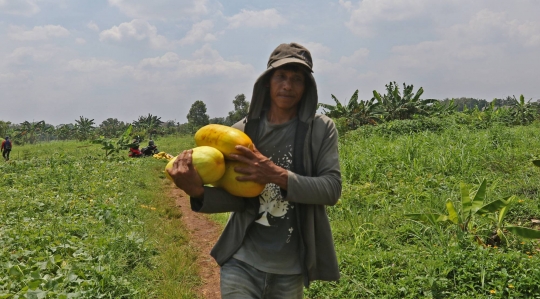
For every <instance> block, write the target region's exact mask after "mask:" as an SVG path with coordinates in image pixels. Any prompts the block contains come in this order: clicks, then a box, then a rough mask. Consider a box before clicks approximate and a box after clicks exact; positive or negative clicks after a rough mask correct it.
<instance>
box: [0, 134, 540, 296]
mask: <svg viewBox="0 0 540 299" xmlns="http://www.w3.org/2000/svg"><path fill="white" fill-rule="evenodd" d="M539 130H540V124H538V123H533V124H532V125H529V126H514V127H509V126H497V125H495V126H492V127H490V128H487V129H475V128H471V127H468V126H458V125H456V126H447V127H445V128H443V129H437V130H431V131H429V130H427V131H421V132H417V133H403V132H401V131H399V130H396V128H392V126H391V125H388V126H385V127H383V126H381V129H379V130H375V129H373V128H372V127H361V128H360V129H358V130H355V131H351V132H348V133H344V134H342V136H341V137H340V144H339V146H340V159H341V162H340V163H341V169H342V178H343V193H342V197H341V199H340V201H339V203H338V204H337V205H335V206H333V207H328V208H327V211H328V214H329V217H330V220H331V224H332V229H333V233H334V241H335V246H336V249H337V254H338V259H339V263H340V270H341V274H342V277H341V280H340V281H339V282H335V283H329V282H315V283H313V284H312V285H311V286H310V288H309V289H307V290H306V291H305V296H306V297H307V298H311V299H315V298H540V284H539V283H538V282H539V281H540V256H539V254H538V252H539V250H540V248H539V247H540V246H539V245H540V244H539V243H538V242H537V241H536V240H529V239H522V238H520V237H518V236H516V235H515V234H513V233H512V232H510V231H507V230H504V229H503V230H502V232H503V237H502V238H499V239H498V238H497V237H494V236H496V234H494V231H496V228H497V223H496V221H495V220H494V219H492V215H482V216H480V215H478V216H477V217H474V218H472V219H471V220H470V222H468V223H467V224H466V225H464V226H460V225H455V224H453V223H450V222H449V221H446V222H433V223H429V222H424V221H419V220H415V219H411V218H410V217H407V214H413V213H416V214H422V213H425V214H427V213H434V214H448V211H447V209H446V203H447V201H450V202H452V203H453V204H454V206H455V207H456V209H457V210H458V211H459V210H460V209H461V201H460V198H461V196H462V192H461V190H460V184H462V183H463V184H467V185H469V186H470V190H471V191H472V194H473V195H474V194H475V192H476V191H477V190H478V189H479V188H480V186H481V183H482V182H483V181H484V180H485V181H486V191H485V199H484V203H488V202H491V201H494V200H499V199H505V198H508V197H510V196H512V195H513V196H515V200H514V201H513V202H512V204H511V205H510V206H509V208H508V212H507V214H506V216H505V217H504V219H503V224H504V225H509V224H512V225H519V226H524V227H528V228H535V225H536V223H535V221H534V220H536V219H540V204H539V200H540V198H539V197H540V168H537V167H535V166H533V164H532V163H531V161H532V160H534V159H538V157H540V134H538V132H539ZM156 142H157V144H158V146H159V148H160V150H163V151H166V152H168V153H171V154H177V153H178V152H179V151H180V150H182V149H186V148H190V147H193V146H194V144H193V141H192V137H190V136H188V137H181V138H178V137H163V138H158V139H156ZM124 156H127V153H126V154H125V155H122V156H113V157H105V155H104V154H103V152H102V151H101V150H100V149H99V146H98V145H95V144H90V143H88V142H75V141H68V142H61V141H55V142H45V143H39V144H37V145H25V146H20V147H18V148H15V149H14V151H13V152H12V161H10V162H9V163H0V176H1V180H0V244H1V246H0V265H2V267H1V268H0V298H196V294H195V293H193V289H194V287H196V286H197V285H199V284H200V283H201V281H200V278H198V277H197V275H196V270H197V269H195V268H194V266H193V265H194V263H193V261H194V258H195V255H196V253H195V252H193V249H192V248H190V247H189V246H188V245H187V241H188V240H187V237H186V235H185V234H184V232H183V227H182V225H181V222H180V221H179V218H181V214H179V212H178V211H177V209H176V207H174V199H171V198H169V197H168V196H167V194H168V191H169V190H170V189H169V188H171V185H170V183H169V182H168V181H167V180H166V179H165V177H164V175H163V173H162V171H163V167H164V166H165V163H164V161H162V160H156V159H151V158H145V159H128V158H127V157H124ZM494 215H495V216H496V215H497V213H494ZM215 219H216V220H217V221H218V222H221V223H224V221H225V219H226V217H225V216H224V215H222V216H218V217H217V218H215ZM216 287H217V286H216Z"/></svg>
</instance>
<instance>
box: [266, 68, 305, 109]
mask: <svg viewBox="0 0 540 299" xmlns="http://www.w3.org/2000/svg"><path fill="white" fill-rule="evenodd" d="M304 89H305V77H304V73H303V72H302V71H300V70H298V71H293V70H286V69H277V70H275V71H274V74H272V77H270V98H271V99H272V105H275V106H276V107H277V108H280V109H283V110H290V109H294V108H296V106H297V105H298V103H299V102H300V100H301V99H302V95H303V94H304Z"/></svg>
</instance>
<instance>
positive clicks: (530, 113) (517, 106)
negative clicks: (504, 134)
mask: <svg viewBox="0 0 540 299" xmlns="http://www.w3.org/2000/svg"><path fill="white" fill-rule="evenodd" d="M513 100H514V101H513V103H512V106H511V108H512V110H511V115H512V117H513V120H514V124H518V125H527V124H529V123H531V122H532V121H533V120H534V119H535V117H536V109H535V107H534V106H533V105H532V104H531V103H530V102H531V100H529V101H527V102H525V98H524V97H523V95H521V96H520V97H519V101H518V100H517V99H516V97H515V96H514V99H513Z"/></svg>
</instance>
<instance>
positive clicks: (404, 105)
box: [373, 82, 437, 120]
mask: <svg viewBox="0 0 540 299" xmlns="http://www.w3.org/2000/svg"><path fill="white" fill-rule="evenodd" d="M385 86H386V94H384V95H381V94H380V93H378V92H377V91H376V90H374V91H373V96H374V97H375V99H377V101H378V102H379V103H380V104H381V106H382V109H383V110H384V111H385V119H386V120H396V119H410V118H412V116H413V115H428V114H429V110H430V104H433V103H436V102H437V100H433V99H427V100H421V99H420V96H422V94H423V93H424V89H423V88H422V87H420V88H419V89H418V91H417V92H416V93H414V92H413V89H414V86H413V85H406V84H405V83H403V95H401V92H400V91H399V87H398V86H397V84H396V82H390V83H389V84H386V85H385Z"/></svg>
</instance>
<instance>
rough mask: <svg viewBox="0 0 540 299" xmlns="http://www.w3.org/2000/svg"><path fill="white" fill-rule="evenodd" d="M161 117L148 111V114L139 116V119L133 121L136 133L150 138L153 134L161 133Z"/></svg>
mask: <svg viewBox="0 0 540 299" xmlns="http://www.w3.org/2000/svg"><path fill="white" fill-rule="evenodd" d="M162 124H163V121H161V117H157V116H156V115H152V114H150V113H148V116H139V119H138V120H136V121H134V122H133V126H134V127H135V129H136V132H134V133H135V134H136V135H141V136H145V137H148V139H152V136H153V135H156V134H159V133H161V132H160V131H161V130H160V129H161V125H162Z"/></svg>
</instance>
